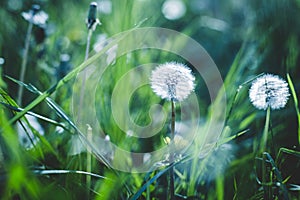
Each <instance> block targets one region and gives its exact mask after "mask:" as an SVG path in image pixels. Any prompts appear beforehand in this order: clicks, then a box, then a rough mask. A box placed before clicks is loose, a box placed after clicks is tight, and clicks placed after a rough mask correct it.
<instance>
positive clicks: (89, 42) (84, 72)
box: [78, 29, 93, 120]
mask: <svg viewBox="0 0 300 200" xmlns="http://www.w3.org/2000/svg"><path fill="white" fill-rule="evenodd" d="M92 34H93V30H92V29H89V32H88V36H87V42H86V50H85V57H84V61H86V60H87V59H88V58H89V50H90V44H91V38H92ZM82 75H83V78H82V85H81V90H80V99H79V108H82V104H83V97H84V95H85V82H86V76H87V74H86V70H84V71H83V72H82ZM78 116H79V119H78V120H80V109H79V111H78Z"/></svg>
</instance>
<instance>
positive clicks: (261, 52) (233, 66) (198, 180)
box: [0, 0, 300, 199]
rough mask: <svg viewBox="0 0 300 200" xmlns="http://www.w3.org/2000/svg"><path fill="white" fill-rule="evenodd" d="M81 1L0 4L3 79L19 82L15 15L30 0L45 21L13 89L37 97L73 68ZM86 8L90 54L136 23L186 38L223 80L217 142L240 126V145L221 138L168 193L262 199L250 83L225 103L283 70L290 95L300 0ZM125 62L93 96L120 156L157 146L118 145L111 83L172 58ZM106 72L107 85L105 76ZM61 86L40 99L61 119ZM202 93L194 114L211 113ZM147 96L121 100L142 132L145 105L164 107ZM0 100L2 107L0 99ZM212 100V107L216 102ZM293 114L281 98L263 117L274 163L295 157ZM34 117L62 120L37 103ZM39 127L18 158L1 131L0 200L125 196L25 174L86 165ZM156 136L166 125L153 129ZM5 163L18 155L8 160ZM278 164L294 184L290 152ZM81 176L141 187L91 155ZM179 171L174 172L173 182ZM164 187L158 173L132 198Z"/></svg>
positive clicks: (82, 35)
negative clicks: (36, 142)
mask: <svg viewBox="0 0 300 200" xmlns="http://www.w3.org/2000/svg"><path fill="white" fill-rule="evenodd" d="M90 2H91V1H85V0H84V1H79V0H69V1H57V0H51V1H50V0H40V1H38V0H36V1H31V0H27V1H25V0H24V1H20V0H2V1H1V2H0V69H1V70H2V75H8V76H10V77H13V78H15V79H19V74H20V68H21V63H22V55H23V51H24V45H25V38H26V31H27V28H28V21H26V20H25V19H24V18H23V17H22V12H28V11H29V10H30V9H31V6H32V5H33V4H39V5H40V6H41V10H43V11H44V12H46V13H47V14H48V15H49V19H48V20H47V23H46V24H45V25H44V26H43V27H39V26H35V25H34V26H33V29H32V37H31V40H30V45H29V57H28V63H27V71H26V75H25V80H24V82H25V83H31V84H33V85H34V86H35V87H37V88H38V89H39V90H40V91H45V90H46V89H48V88H50V87H51V86H52V85H54V84H55V83H56V82H57V81H58V80H60V79H61V78H62V77H64V76H65V75H66V74H68V72H70V71H71V70H72V69H74V68H76V67H77V66H79V65H80V64H81V63H82V62H83V61H84V57H85V48H86V42H87V36H88V30H87V27H86V24H85V20H86V18H87V14H88V8H89V4H90ZM97 3H98V18H99V20H100V22H101V25H99V26H97V28H96V30H95V31H94V32H93V35H92V39H91V49H92V48H93V45H94V44H97V43H99V42H101V41H103V40H104V39H106V38H109V37H111V36H113V35H115V34H117V33H120V32H122V31H126V30H129V29H131V28H134V27H135V26H136V24H139V23H140V22H143V23H142V24H141V27H163V28H168V29H172V30H176V31H179V32H181V33H184V34H186V35H188V36H189V37H191V38H193V39H195V40H196V41H197V42H199V43H200V44H201V45H202V46H203V47H204V48H205V50H206V51H207V52H208V53H209V55H210V56H211V57H212V59H213V60H214V62H215V63H216V65H217V66H218V68H219V70H220V72H221V75H222V77H223V80H224V81H225V85H224V86H225V89H226V97H227V99H226V100H227V104H228V105H227V107H228V108H229V107H230V106H231V105H233V106H232V110H231V112H230V113H229V110H227V112H228V113H227V114H228V116H229V117H228V120H227V121H226V126H227V127H228V129H229V130H230V131H229V133H228V135H227V136H233V135H234V134H235V133H238V132H240V131H243V130H246V129H247V130H248V131H247V133H245V134H244V135H242V136H241V137H238V138H237V139H235V140H233V141H230V142H229V144H228V145H229V146H228V148H226V146H225V150H224V149H221V150H220V149H216V150H215V151H214V152H213V153H212V154H211V156H210V157H209V158H207V159H206V160H205V159H198V161H195V160H193V162H192V163H194V164H195V163H198V164H199V163H201V164H199V165H198V166H200V167H199V171H201V172H196V171H193V170H190V169H194V168H193V164H191V163H187V164H182V165H178V174H177V175H176V176H177V179H176V181H177V182H176V187H177V190H176V191H177V193H178V194H182V196H186V197H189V198H190V199H192V198H195V199H251V198H252V199H262V196H261V190H260V186H259V184H257V181H256V178H257V177H256V175H257V174H255V170H254V169H255V167H256V161H255V157H256V155H255V153H254V152H255V148H257V144H258V143H259V142H258V141H259V138H260V137H261V134H262V131H263V128H264V123H265V112H263V111H258V110H256V109H255V108H254V107H253V106H252V105H251V104H250V102H249V100H248V89H249V86H250V85H249V84H246V85H244V87H242V89H241V90H240V92H239V93H238V98H237V99H235V100H234V97H235V94H236V91H237V89H238V88H239V86H240V85H241V84H243V83H245V82H246V81H248V80H251V79H252V78H254V77H255V76H257V75H258V74H260V73H273V74H277V75H280V76H281V77H283V78H284V79H286V74H287V73H289V74H290V76H291V78H292V81H293V84H294V87H295V90H296V92H298V93H297V97H298V98H299V91H300V70H299V64H300V59H299V58H300V56H299V53H300V21H299V20H298V19H300V12H299V11H300V1H299V0H272V1H270V0H251V1H250V0H248V1H247V0H227V1H221V0H165V1H164V0H155V1H150V0H100V1H97ZM134 56H136V57H135V59H136V60H134V61H131V62H130V64H127V65H126V64H125V65H124V63H126V60H125V61H124V59H125V58H124V57H121V58H119V60H118V61H117V63H116V66H118V65H120V66H121V65H123V66H124V67H123V68H122V69H121V68H120V67H119V68H117V70H116V71H114V70H115V68H113V69H110V70H112V71H108V72H106V75H104V78H103V81H102V82H101V85H102V86H103V89H102V90H99V91H98V92H99V94H100V95H99V96H105V98H103V100H101V103H100V105H99V109H100V110H101V109H102V110H105V112H103V113H99V117H100V118H101V119H102V121H101V125H102V126H103V127H104V129H105V130H104V132H105V133H106V134H108V135H110V137H111V140H113V141H114V142H115V143H117V144H120V145H124V148H129V147H131V145H132V143H138V142H141V144H139V145H137V146H138V147H136V148H137V149H139V148H141V147H142V146H144V144H147V142H148V143H151V145H153V146H155V145H158V146H159V145H162V144H163V141H162V139H161V138H160V137H154V138H152V139H151V141H136V140H134V141H131V142H130V141H128V140H125V141H127V142H124V141H123V140H124V139H126V138H124V137H119V134H118V133H120V130H119V129H118V127H117V126H115V125H114V122H113V121H112V120H111V113H110V112H111V111H109V108H110V95H111V92H112V89H113V86H114V85H115V84H116V82H117V81H118V78H119V77H121V76H122V75H123V74H124V73H126V72H127V71H128V70H130V69H131V68H132V67H134V66H135V64H139V63H145V62H148V61H149V62H153V60H154V61H156V62H161V63H163V62H166V61H170V59H179V58H176V57H174V55H171V56H170V55H161V54H159V53H158V52H156V51H153V52H152V51H149V54H147V55H146V56H141V55H139V54H138V53H137V55H134ZM183 62H184V61H183ZM111 73H113V74H114V77H111ZM2 79H3V81H4V83H5V84H2V81H0V86H1V88H3V89H4V90H5V91H6V92H7V93H8V95H9V96H11V97H12V99H15V100H16V98H17V91H18V85H17V84H16V83H14V82H12V81H11V80H9V79H8V78H5V77H2ZM108 80H109V81H108ZM72 81H73V80H71V81H70V82H68V83H67V84H66V85H64V87H62V88H60V89H59V90H57V91H56V92H55V94H54V95H52V96H51V98H52V99H54V100H55V102H56V103H57V104H58V105H60V107H61V108H62V110H63V111H64V112H65V113H66V114H67V115H69V116H71V111H70V104H71V94H72V93H71V92H72V83H73V82H72ZM4 85H5V86H4ZM202 86H203V85H201V83H200V84H199V85H197V87H196V90H195V92H196V94H197V96H198V98H199V106H200V107H201V108H204V118H206V117H207V116H208V115H209V113H210V112H213V111H210V110H209V108H210V106H211V105H210V104H211V102H210V99H209V96H208V95H207V93H205V92H204V93H203V92H201V87H202ZM150 93H151V91H150V90H149V88H148V89H147V88H145V89H144V90H142V91H140V93H138V94H137V96H136V98H135V99H136V101H135V102H133V103H132V104H134V105H135V107H133V108H132V111H133V113H134V117H133V118H135V119H136V120H137V121H138V122H139V124H147V122H148V120H149V118H148V117H147V116H146V117H145V116H144V115H142V114H143V113H144V112H147V110H148V109H149V105H151V103H153V102H156V103H161V104H162V105H163V106H164V107H166V108H168V104H167V102H164V101H161V100H160V99H159V98H157V97H155V96H151V97H150V98H149V96H146V94H147V95H148V94H150ZM35 97H36V94H33V93H32V92H30V91H28V90H25V91H24V95H23V102H22V106H23V107H25V106H26V105H28V104H29V103H30V102H32V100H33V99H34V98H35ZM1 100H2V102H3V101H4V100H3V98H2V99H1ZM145 102H146V103H145ZM219 103H221V104H222V102H219ZM232 103H233V104H232ZM295 106H296V107H297V106H298V105H297V104H295V101H294V100H293V98H292V96H291V97H290V100H289V102H288V105H287V106H286V108H285V109H283V110H279V111H274V112H272V113H271V130H272V131H271V132H272V137H270V138H272V139H271V142H270V143H271V149H270V152H269V153H270V154H271V155H272V156H273V158H275V157H276V156H279V149H280V148H282V147H284V148H287V149H290V150H293V151H299V150H300V148H299V143H298V132H297V130H298V123H297V120H298V118H297V113H296V109H295ZM137 108H138V109H137ZM135 109H136V110H135ZM33 111H34V112H37V113H39V114H42V115H44V116H47V117H48V118H49V119H54V120H57V121H62V122H64V123H65V124H67V123H66V122H65V121H64V120H62V119H61V118H60V117H58V116H57V115H56V114H55V112H54V111H53V109H51V108H49V106H48V105H47V104H46V103H44V102H43V103H41V104H39V105H38V106H37V107H36V108H35V109H33ZM1 113H2V118H1V120H2V121H1V122H0V125H1V127H5V126H4V125H5V124H7V123H8V122H7V121H6V120H7V119H8V118H11V117H12V116H13V114H12V113H11V112H10V110H9V109H7V108H5V107H2V108H1ZM204 120H205V119H204ZM39 123H40V124H41V126H42V127H43V130H44V136H42V137H43V138H44V140H45V142H43V144H41V145H40V147H36V148H33V149H29V150H28V149H26V148H24V147H22V146H20V145H19V143H18V142H12V141H13V140H17V141H18V138H17V136H16V135H17V134H16V131H15V130H11V129H9V128H7V129H5V131H4V130H3V131H2V133H4V132H7V133H11V135H10V136H9V137H8V136H7V137H6V136H4V135H3V136H1V137H0V138H1V142H0V145H1V152H2V153H1V156H0V170H1V177H0V180H1V182H0V185H1V189H0V196H1V197H2V198H11V199H53V198H52V197H53V196H52V195H54V194H55V195H57V196H56V197H55V199H82V198H91V199H94V198H95V199H126V198H127V196H126V193H128V191H127V190H126V188H125V187H124V185H123V184H119V185H118V184H116V183H115V182H113V183H112V182H110V181H107V180H102V179H101V180H98V179H92V180H90V184H87V183H88V181H86V176H84V175H78V174H76V173H75V174H68V175H64V174H58V175H55V176H37V175H36V174H34V173H32V171H31V170H32V169H36V168H41V169H68V170H86V167H87V166H86V165H87V163H88V162H87V160H86V159H87V153H85V152H83V153H79V154H76V153H74V154H75V155H73V154H72V153H70V152H72V151H74V152H76V150H74V147H73V146H74V144H73V143H72V141H76V140H75V139H74V134H73V133H72V131H70V132H68V131H64V132H63V134H60V133H58V132H59V131H57V127H56V126H55V125H51V124H50V123H48V122H44V121H41V120H39ZM66 126H68V125H66ZM10 128H11V127H10ZM70 129H71V128H70ZM166 130H167V126H166V127H164V129H163V131H162V132H166ZM2 133H1V134H2ZM41 140H42V139H41ZM119 142H120V143H119ZM143 142H144V143H143ZM124 143H126V144H124ZM47 145H49V146H51V148H50V147H49V146H47ZM153 148H154V147H153ZM258 148H259V147H258ZM139 150H140V151H143V150H144V151H146V150H148V149H139ZM77 153H78V152H77ZM16 155H19V156H21V155H25V156H24V157H23V156H21V157H20V158H16V157H15V156H16ZM96 157H97V156H96ZM224 157H225V158H228V160H227V161H225V160H222V161H220V162H222V164H220V163H219V165H220V166H221V167H220V168H221V169H220V171H219V172H220V174H221V175H220V176H217V175H216V176H214V175H213V173H212V174H210V172H211V170H210V169H211V168H214V166H215V165H218V163H217V162H216V161H215V160H218V159H219V158H224ZM220 160H221V159H220ZM216 163H217V164H216ZM224 163H225V164H224ZM279 163H280V166H278V167H280V170H281V172H282V175H283V176H284V178H287V177H289V178H287V179H286V183H290V184H300V183H299V180H300V177H299V174H298V173H297V171H299V165H300V162H299V153H294V154H289V153H287V154H284V156H283V159H282V160H280V161H278V163H277V164H279ZM91 171H92V172H94V173H96V174H101V175H104V176H106V177H109V178H112V179H114V180H122V181H121V182H122V183H126V184H127V185H129V190H131V192H132V193H135V192H136V191H138V190H139V188H140V187H141V185H142V183H143V180H144V179H143V178H144V174H127V173H124V174H123V173H121V175H120V176H119V177H118V176H116V175H115V174H113V173H112V172H111V171H110V170H109V169H107V168H106V167H105V166H104V165H103V164H101V162H99V161H98V160H97V159H96V158H94V157H93V158H92V161H91ZM216 171H218V170H216ZM180 173H182V174H181V175H182V176H179V174H180ZM193 173H194V174H193ZM216 173H217V172H216ZM217 174H218V173H217ZM218 175H219V174H218ZM151 177H152V175H151ZM182 177H184V178H182ZM193 179H195V180H193ZM164 180H165V177H162V178H161V180H160V181H157V182H155V183H153V184H151V187H150V188H149V189H148V190H147V193H146V192H144V193H143V194H142V195H141V197H140V198H141V199H146V198H149V197H150V196H151V198H149V199H164V198H165V196H164V195H165V194H164V187H165V185H166V184H165V183H164ZM116 182H118V181H116ZM192 183H193V184H192ZM191 187H192V189H190V188H191ZM124 188H125V189H124ZM274 190H275V192H274V193H275V195H277V196H280V194H279V193H280V192H278V191H277V190H279V189H278V188H276V189H274ZM86 191H88V194H87V192H86ZM276 192H278V194H277V193H276ZM289 192H290V193H289V196H290V198H291V199H298V198H300V194H299V188H298V190H296V191H289ZM147 195H148V196H147ZM178 198H180V197H178ZM182 198H183V197H182Z"/></svg>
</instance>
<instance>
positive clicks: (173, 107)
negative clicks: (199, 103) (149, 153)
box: [168, 100, 176, 200]
mask: <svg viewBox="0 0 300 200" xmlns="http://www.w3.org/2000/svg"><path fill="white" fill-rule="evenodd" d="M171 109H172V119H171V135H170V138H171V140H170V144H169V145H172V144H173V142H174V136H175V117H176V115H175V102H174V101H173V100H171ZM173 163H174V151H173V148H170V164H171V165H172V164H173ZM169 175H170V183H169V194H168V196H169V198H168V199H171V200H173V199H175V197H174V194H175V187H174V167H173V166H172V167H171V168H170V174H169Z"/></svg>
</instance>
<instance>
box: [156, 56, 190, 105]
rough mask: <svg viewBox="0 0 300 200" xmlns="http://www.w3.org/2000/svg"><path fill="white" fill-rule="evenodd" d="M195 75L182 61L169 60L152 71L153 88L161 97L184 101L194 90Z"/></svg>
mask: <svg viewBox="0 0 300 200" xmlns="http://www.w3.org/2000/svg"><path fill="white" fill-rule="evenodd" d="M194 81H195V77H194V76H193V75H192V72H191V70H190V69H189V68H188V67H187V66H185V65H184V64H181V63H176V62H168V63H165V64H161V65H158V66H157V67H156V69H154V70H153V71H152V74H151V78H150V82H151V88H152V90H153V91H154V92H155V93H156V94H157V95H158V96H160V97H161V98H163V99H167V100H170V101H171V100H172V101H182V100H184V99H185V98H187V96H188V95H189V94H190V93H191V92H192V91H193V90H194V88H195V84H194Z"/></svg>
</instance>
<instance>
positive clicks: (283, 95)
mask: <svg viewBox="0 0 300 200" xmlns="http://www.w3.org/2000/svg"><path fill="white" fill-rule="evenodd" d="M289 96H290V93H289V88H288V84H287V82H286V81H285V80H283V79H282V78H280V77H279V76H277V75H273V74H265V75H263V76H261V77H258V78H257V79H256V80H254V81H253V82H252V85H251V88H250V90H249V98H250V101H251V103H252V104H253V105H254V106H255V107H256V108H258V109H260V110H266V109H267V108H268V107H269V106H270V108H271V109H272V110H277V109H281V108H283V107H284V106H285V105H286V103H287V101H288V99H289Z"/></svg>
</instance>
